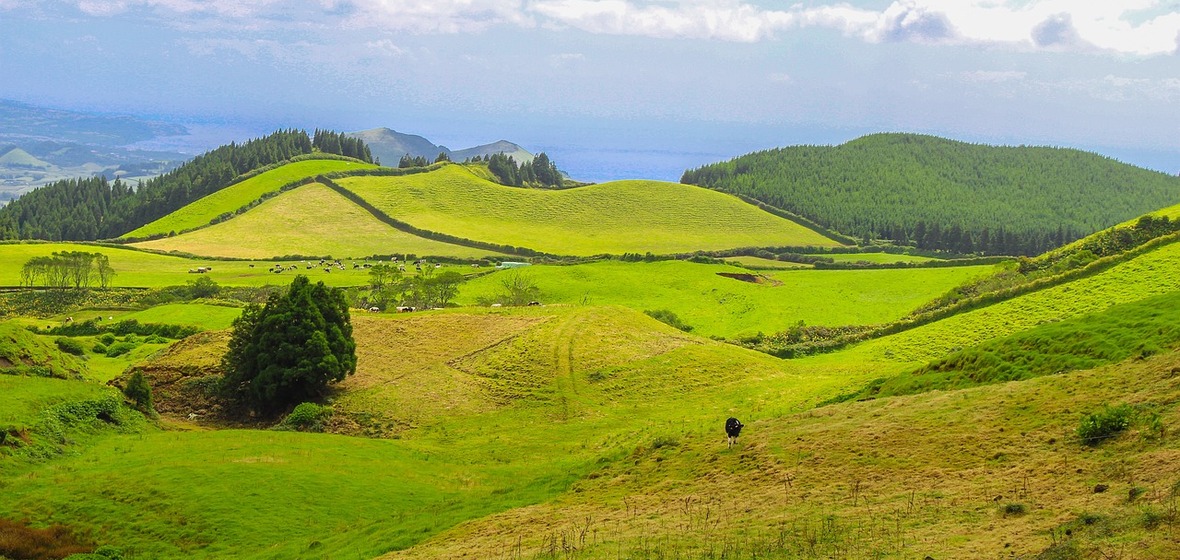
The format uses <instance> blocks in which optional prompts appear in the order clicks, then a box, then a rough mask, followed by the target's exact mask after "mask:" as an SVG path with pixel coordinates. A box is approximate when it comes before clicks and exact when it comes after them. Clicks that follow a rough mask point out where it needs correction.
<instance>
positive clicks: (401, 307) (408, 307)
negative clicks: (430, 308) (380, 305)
mask: <svg viewBox="0 0 1180 560" xmlns="http://www.w3.org/2000/svg"><path fill="white" fill-rule="evenodd" d="M417 310H418V308H417V307H414V306H412V305H399V306H397V312H398V313H411V312H414V311H417Z"/></svg>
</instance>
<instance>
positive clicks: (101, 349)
mask: <svg viewBox="0 0 1180 560" xmlns="http://www.w3.org/2000/svg"><path fill="white" fill-rule="evenodd" d="M90 351H91V352H94V353H95V354H106V353H107V345H106V344H103V343H101V342H95V343H94V346H93V347H92V348H91V349H90Z"/></svg>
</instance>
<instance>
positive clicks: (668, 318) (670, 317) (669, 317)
mask: <svg viewBox="0 0 1180 560" xmlns="http://www.w3.org/2000/svg"><path fill="white" fill-rule="evenodd" d="M643 313H644V314H645V315H647V316H648V317H651V318H652V319H655V320H657V321H659V322H661V323H664V324H665V325H668V326H670V327H675V328H677V329H680V330H682V331H684V332H692V325H689V324H687V323H685V322H684V321H681V320H680V317H677V316H676V314H675V313H673V312H671V311H669V310H667V309H656V310H654V311H653V310H647V311H644V312H643Z"/></svg>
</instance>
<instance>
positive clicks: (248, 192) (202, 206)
mask: <svg viewBox="0 0 1180 560" xmlns="http://www.w3.org/2000/svg"><path fill="white" fill-rule="evenodd" d="M375 167H377V166H375V165H371V164H367V163H361V162H357V161H342V160H334V159H319V160H314V159H313V160H304V161H297V162H294V163H289V164H287V165H284V166H282V167H279V168H277V169H272V170H270V171H267V172H265V173H260V174H258V175H256V176H254V177H251V178H249V179H246V180H244V181H241V182H239V183H235V184H233V185H230V186H228V187H226V188H224V189H222V190H220V191H217V192H215V193H213V194H210V195H209V196H206V197H203V198H201V199H199V200H196V201H194V202H192V203H190V204H188V205H187V206H185V207H183V208H181V209H179V210H177V211H175V212H173V213H171V214H168V215H167V216H164V217H163V218H160V219H158V220H156V221H154V222H152V223H150V224H147V225H144V226H142V227H140V228H138V229H135V230H134V231H131V232H128V233H127V234H126V235H124V236H123V237H126V238H142V237H148V236H152V235H167V234H169V233H174V232H181V231H184V230H186V229H192V228H198V227H202V226H206V225H209V222H210V221H211V220H213V219H214V218H216V217H218V216H220V215H222V214H225V213H227V212H235V211H237V210H238V209H239V208H242V207H243V206H246V205H247V204H250V203H252V202H254V201H256V200H258V199H259V198H261V197H262V195H264V194H267V193H271V192H274V191H277V190H279V189H280V188H282V187H283V185H286V184H288V183H291V182H294V181H298V180H300V179H303V178H304V177H313V176H315V175H319V174H321V173H328V172H331V171H345V170H352V169H373V168H375Z"/></svg>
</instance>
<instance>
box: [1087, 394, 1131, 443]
mask: <svg viewBox="0 0 1180 560" xmlns="http://www.w3.org/2000/svg"><path fill="white" fill-rule="evenodd" d="M1133 416H1134V409H1132V408H1131V406H1130V405H1127V404H1121V405H1118V406H1110V405H1106V406H1103V407H1102V410H1099V411H1097V412H1091V413H1090V414H1087V415H1086V416H1084V417H1083V418H1082V421H1081V423H1080V424H1079V425H1078V439H1079V440H1081V442H1082V443H1083V444H1085V445H1089V446H1091V447H1095V446H1098V445H1099V444H1101V443H1102V442H1104V441H1106V440H1108V439H1110V438H1113V437H1115V436H1117V435H1119V434H1120V433H1122V432H1123V431H1125V430H1126V429H1127V428H1129V427H1130V426H1131V419H1132V417H1133Z"/></svg>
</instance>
